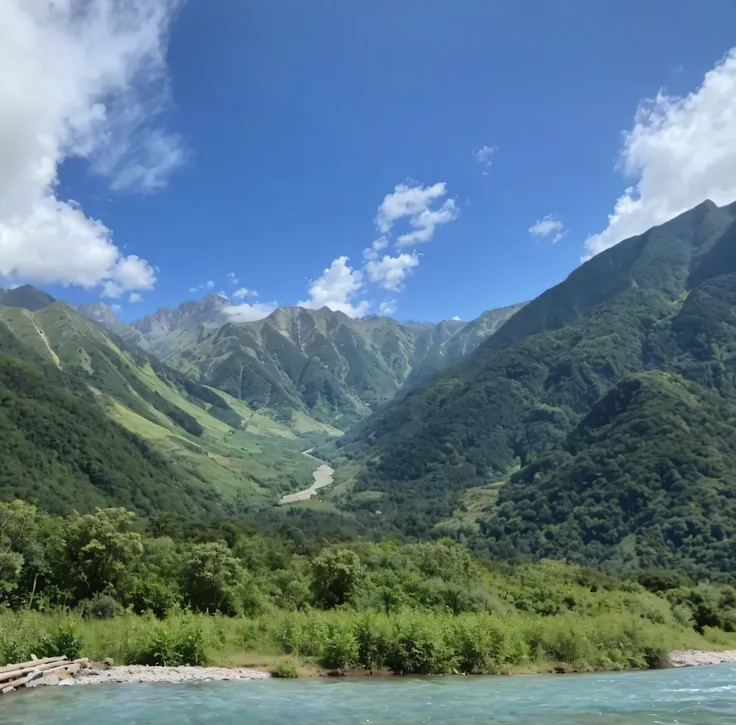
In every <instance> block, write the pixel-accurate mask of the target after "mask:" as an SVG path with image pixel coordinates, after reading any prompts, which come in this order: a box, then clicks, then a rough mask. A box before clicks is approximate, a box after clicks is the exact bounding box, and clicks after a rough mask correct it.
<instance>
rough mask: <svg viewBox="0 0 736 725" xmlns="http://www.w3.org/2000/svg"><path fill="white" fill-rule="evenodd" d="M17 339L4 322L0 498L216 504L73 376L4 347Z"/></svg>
mask: <svg viewBox="0 0 736 725" xmlns="http://www.w3.org/2000/svg"><path fill="white" fill-rule="evenodd" d="M17 345H18V343H17V341H15V340H14V338H13V336H12V335H9V334H8V333H7V331H5V332H3V326H2V324H1V323H0V497H1V498H2V499H4V500H6V501H7V500H12V499H13V498H16V497H22V498H24V499H26V500H28V501H32V502H33V501H36V502H40V503H42V505H43V506H44V507H45V508H46V509H47V510H50V511H55V512H57V513H66V512H69V511H71V510H73V509H75V508H77V509H80V510H92V509H93V508H94V506H95V505H101V506H104V505H109V504H110V503H111V502H115V503H119V504H125V505H127V506H130V507H131V508H136V509H138V510H140V511H148V512H150V511H153V510H171V511H178V512H181V513H182V514H183V513H189V514H200V515H201V514H204V513H206V512H207V511H208V510H211V511H215V510H217V508H218V505H217V500H216V497H215V496H214V495H213V494H212V493H211V492H207V491H206V490H205V488H204V486H203V484H202V482H201V481H197V480H196V479H193V478H192V477H191V476H188V475H187V474H186V472H185V471H182V470H178V469H175V468H174V467H172V466H171V465H170V464H169V463H167V462H166V461H164V460H163V459H162V458H161V456H160V455H158V454H157V453H156V452H155V451H154V450H152V449H151V448H150V447H149V446H148V445H147V444H146V443H145V442H144V441H143V440H141V439H140V438H138V437H137V436H135V435H133V434H132V433H129V432H128V431H126V430H125V429H123V428H121V427H120V426H119V425H117V424H116V423H114V422H113V421H111V420H110V419H109V418H108V417H107V416H106V415H105V414H104V413H103V411H102V409H101V408H100V407H99V406H98V405H97V403H96V402H95V400H94V399H93V396H92V393H90V392H89V390H88V389H87V387H86V386H85V385H84V384H83V383H82V382H81V381H79V380H78V379H77V378H76V377H74V376H72V375H68V374H67V373H65V372H63V371H61V370H59V369H57V368H55V367H54V366H52V365H49V364H44V363H42V362H40V361H39V362H38V363H37V364H36V363H33V362H29V361H25V360H21V359H20V358H18V357H16V356H14V355H9V354H7V353H6V352H3V351H4V350H6V349H7V350H12V349H14V347H15V346H17ZM208 501H209V505H208V503H207V502H208Z"/></svg>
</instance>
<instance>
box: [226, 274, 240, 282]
mask: <svg viewBox="0 0 736 725" xmlns="http://www.w3.org/2000/svg"><path fill="white" fill-rule="evenodd" d="M225 276H226V277H227V279H228V282H230V284H238V283H239V282H240V280H239V279H238V276H237V275H236V274H235V272H228V273H227V274H226V275H225Z"/></svg>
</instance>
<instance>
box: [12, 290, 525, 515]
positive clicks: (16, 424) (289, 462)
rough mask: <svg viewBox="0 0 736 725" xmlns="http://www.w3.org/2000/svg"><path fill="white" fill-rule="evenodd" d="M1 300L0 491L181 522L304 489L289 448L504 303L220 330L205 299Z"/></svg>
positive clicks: (310, 439)
mask: <svg viewBox="0 0 736 725" xmlns="http://www.w3.org/2000/svg"><path fill="white" fill-rule="evenodd" d="M0 302H2V304H0V332H1V333H2V337H0V353H1V354H0V363H2V374H3V376H4V378H3V380H2V383H0V399H1V400H2V402H3V406H2V408H1V410H0V427H3V428H4V429H5V430H6V432H7V435H6V439H5V441H4V444H3V445H0V468H2V469H4V471H5V473H4V474H3V476H2V479H0V493H1V494H2V496H3V497H4V498H9V497H15V496H20V497H22V498H26V499H28V500H31V501H33V502H35V503H38V504H39V505H41V506H42V507H44V508H47V509H49V510H53V511H55V512H66V511H68V510H70V509H71V508H78V509H82V510H85V509H88V508H89V507H91V506H95V505H110V504H114V505H125V506H128V507H130V508H134V509H137V510H139V511H141V512H145V513H149V514H150V513H152V512H154V511H164V510H166V511H172V512H180V513H182V514H183V513H186V514H187V515H188V516H195V517H196V516H202V515H206V514H217V513H218V512H219V515H223V514H224V513H226V512H237V511H243V510H248V509H252V508H253V507H256V508H258V507H263V506H270V505H272V504H273V503H275V502H276V501H277V500H278V498H279V497H280V495H281V494H283V493H287V492H290V491H293V490H294V489H297V488H306V487H307V486H308V485H309V483H310V482H311V481H310V479H311V475H312V471H313V469H314V468H315V465H316V464H315V462H314V460H313V459H309V458H308V457H304V456H301V455H300V452H301V451H303V450H304V449H306V448H311V447H313V446H314V445H315V444H319V443H323V442H324V441H325V440H327V439H328V438H330V437H334V436H336V435H339V434H340V433H341V431H340V430H339V428H337V427H335V425H333V424H343V423H344V422H345V421H349V420H352V419H358V418H360V417H364V416H365V415H368V414H369V413H370V406H369V404H368V402H366V401H367V400H370V401H373V402H377V403H382V402H384V401H386V400H388V399H389V398H390V397H391V396H392V395H394V394H395V393H396V391H397V390H398V389H399V388H400V387H401V385H402V384H403V383H405V382H406V381H407V379H408V377H409V376H410V374H419V373H420V372H421V370H422V369H427V370H429V368H430V366H437V365H442V364H443V358H446V359H447V360H448V361H450V360H453V359H455V358H456V357H457V356H459V355H462V354H464V353H465V352H466V351H469V350H470V349H472V348H473V347H475V345H477V343H478V341H479V339H480V337H481V336H482V334H483V331H486V332H487V334H491V332H492V331H493V329H495V327H496V326H497V325H498V324H500V321H501V320H502V319H505V318H506V317H508V316H509V315H511V314H512V313H513V312H514V310H515V308H508V309H507V310H504V311H498V312H494V313H489V314H488V315H486V316H484V317H483V318H481V319H479V320H478V321H475V323H474V324H473V323H468V325H465V324H463V323H459V322H455V321H452V322H446V323H440V324H438V325H423V326H419V325H400V324H398V323H396V322H394V321H393V320H389V319H386V318H373V319H371V320H358V321H354V320H351V319H350V318H348V317H346V316H345V315H342V314H341V313H334V312H331V311H329V310H326V309H324V310H319V311H308V310H301V309H299V308H285V309H283V308H282V309H278V310H276V311H275V312H274V313H273V314H272V315H270V316H269V317H268V318H266V319H265V320H262V321H260V322H258V323H234V322H232V321H231V318H230V317H228V316H226V315H224V314H223V312H222V310H223V309H225V308H226V307H228V306H229V304H230V303H229V302H227V300H224V299H223V298H222V297H219V296H217V295H207V296H206V297H205V298H204V299H203V300H201V301H200V302H185V303H183V304H182V305H180V306H179V307H177V308H175V309H173V310H170V309H168V308H163V309H162V310H159V311H158V312H157V313H156V314H155V315H150V316H147V317H146V318H144V319H143V320H140V321H137V322H136V323H134V324H133V325H126V324H124V323H123V322H121V321H120V320H119V319H118V318H117V316H116V315H115V313H114V311H113V309H112V308H111V307H109V306H108V305H106V304H105V303H103V302H96V303H90V304H83V305H79V306H78V307H77V308H74V307H72V306H71V305H69V304H67V303H65V302H64V301H61V300H55V299H54V298H53V297H51V296H50V295H48V294H47V293H45V292H43V291H42V290H39V289H37V288H35V287H32V286H29V285H26V286H23V287H18V288H15V289H10V290H0ZM466 327H467V329H468V333H467V335H466V336H464V337H463V336H462V335H461V334H460V333H461V332H462V330H463V329H464V328H466ZM445 346H447V352H446V353H445V352H444V350H443V348H444V347H445ZM152 351H154V352H157V353H158V354H159V355H161V356H162V357H166V360H165V361H163V360H161V359H160V358H159V357H158V356H157V355H156V354H154V352H152ZM166 351H168V354H167V352H166ZM425 360H426V362H425ZM423 364H424V365H425V366H426V367H425V368H422V365H423ZM234 370H235V371H236V373H237V374H234V373H233V371H234ZM262 388H267V392H266V394H265V395H263V396H261V395H260V393H261V390H262ZM10 431H12V434H11V433H10ZM108 448H109V449H110V450H111V451H113V452H115V454H119V456H117V457H116V455H113V454H112V453H111V454H110V455H109V456H108V455H107V453H106V452H107V450H108ZM19 461H21V464H20V465H19Z"/></svg>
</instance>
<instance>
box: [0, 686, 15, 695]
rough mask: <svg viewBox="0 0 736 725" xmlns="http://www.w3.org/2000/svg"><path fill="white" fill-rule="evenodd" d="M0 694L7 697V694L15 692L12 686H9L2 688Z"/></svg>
mask: <svg viewBox="0 0 736 725" xmlns="http://www.w3.org/2000/svg"><path fill="white" fill-rule="evenodd" d="M0 692H2V693H3V695H7V694H9V693H11V692H15V688H14V687H13V686H12V685H10V686H8V687H3V689H2V690H0Z"/></svg>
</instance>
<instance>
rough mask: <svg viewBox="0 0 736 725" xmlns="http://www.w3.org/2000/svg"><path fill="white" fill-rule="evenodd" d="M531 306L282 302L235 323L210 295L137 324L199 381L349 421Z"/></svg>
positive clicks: (257, 400)
mask: <svg viewBox="0 0 736 725" xmlns="http://www.w3.org/2000/svg"><path fill="white" fill-rule="evenodd" d="M522 306H523V305H521V304H520V305H513V306H509V307H504V308H501V309H496V310H490V311H488V312H485V313H483V314H482V315H481V316H480V317H478V318H477V319H475V320H473V321H471V322H467V323H466V322H460V321H457V320H445V321H443V322H439V323H437V324H434V323H430V324H423V325H419V324H416V323H408V324H401V323H399V322H396V321H395V320H392V319H390V318H388V317H370V318H365V319H358V320H354V319H351V318H350V317H348V316H347V315H345V314H343V313H342V312H333V311H332V310H329V309H327V308H326V307H325V308H322V309H320V310H307V309H304V308H300V307H279V308H278V309H276V310H275V311H274V312H273V313H271V314H270V315H269V316H268V317H266V318H264V319H262V320H258V321H257V322H234V321H233V320H234V319H236V318H234V317H232V316H230V315H228V314H227V310H228V308H230V307H231V304H230V302H229V301H228V300H226V299H224V298H223V297H221V296H219V295H216V294H208V295H207V296H206V297H204V299H202V300H201V302H193V301H189V302H184V303H183V304H181V305H179V306H178V307H176V308H174V309H170V308H168V307H162V308H161V309H159V310H158V311H157V312H156V313H155V314H153V315H146V316H145V317H144V318H142V319H140V320H136V321H134V322H132V323H131V325H130V327H131V328H133V329H134V330H136V331H138V332H140V333H141V334H142V335H143V341H142V342H141V343H140V344H142V346H143V347H145V348H146V349H148V350H150V351H152V352H153V353H155V354H156V355H157V356H158V357H160V358H161V359H162V360H163V361H165V362H166V363H167V364H168V365H170V366H172V367H175V368H176V369H178V370H180V371H182V372H184V373H186V374H187V375H188V376H189V377H191V378H192V379H194V380H197V381H199V382H201V383H204V384H206V385H211V386H213V387H216V388H219V389H221V390H224V391H226V392H228V393H229V394H230V395H233V396H234V397H236V398H238V399H240V400H243V401H244V402H245V403H246V404H248V405H250V406H253V407H255V408H258V409H263V410H268V411H270V412H271V413H272V414H274V415H276V417H278V418H279V419H280V420H284V421H288V420H289V418H290V416H291V414H292V412H293V411H295V410H298V411H302V412H304V413H306V414H308V415H310V416H312V417H314V418H316V419H318V420H320V421H323V422H325V423H329V424H331V425H334V426H337V427H338V428H346V427H347V426H349V425H350V424H352V423H354V422H355V421H357V420H360V419H361V418H364V417H365V416H367V415H369V414H370V413H371V411H372V410H374V409H376V408H378V407H380V406H382V405H383V404H385V403H386V402H388V401H389V400H391V399H392V398H393V397H394V396H395V395H396V394H397V393H398V392H399V391H400V390H401V389H402V388H409V387H411V386H412V385H415V384H416V383H418V382H419V381H421V380H425V379H427V378H428V377H430V376H431V375H432V374H434V373H435V372H437V371H438V370H441V369H442V368H444V367H446V366H447V365H450V364H452V363H453V362H455V361H456V360H459V359H460V358H461V357H463V356H465V355H467V354H468V353H470V352H472V351H473V350H474V349H475V348H476V347H477V346H478V345H479V344H480V343H481V342H482V341H483V340H485V339H486V338H487V337H488V336H489V335H492V334H493V333H494V332H495V331H496V330H497V329H498V328H499V327H500V326H501V325H502V324H503V323H504V322H505V321H506V320H507V319H508V318H509V317H511V315H513V314H514V313H515V312H516V311H517V310H518V309H520V308H521V307H522Z"/></svg>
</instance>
